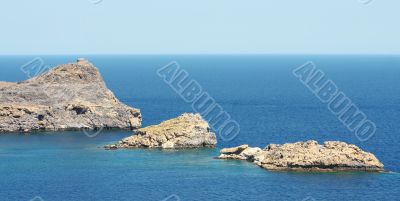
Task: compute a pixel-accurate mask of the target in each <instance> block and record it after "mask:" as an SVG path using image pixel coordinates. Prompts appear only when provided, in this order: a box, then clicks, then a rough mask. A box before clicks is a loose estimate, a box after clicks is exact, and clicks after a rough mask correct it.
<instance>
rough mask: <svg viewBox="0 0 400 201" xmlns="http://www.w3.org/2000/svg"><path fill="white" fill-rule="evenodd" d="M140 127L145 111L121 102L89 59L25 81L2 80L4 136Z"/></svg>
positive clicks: (1, 127)
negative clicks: (19, 133)
mask: <svg viewBox="0 0 400 201" xmlns="http://www.w3.org/2000/svg"><path fill="white" fill-rule="evenodd" d="M140 126H141V114H140V111H139V110H138V109H135V108H131V107H129V106H127V105H125V104H123V103H121V102H120V101H118V99H117V98H116V97H115V96H114V94H113V93H112V92H111V91H110V90H109V89H108V88H107V87H106V85H105V83H104V81H103V79H102V77H101V75H100V73H99V71H98V70H97V69H96V68H95V67H94V66H93V65H92V64H91V63H89V62H88V61H85V60H79V61H78V62H77V63H70V64H63V65H59V66H57V67H55V68H53V69H51V70H49V71H48V72H45V73H43V74H41V75H39V76H36V77H33V78H31V79H28V80H26V81H23V82H18V83H9V82H0V132H21V131H22V132H30V131H48V130H49V131H57V130H76V129H99V128H121V129H136V128H139V127H140Z"/></svg>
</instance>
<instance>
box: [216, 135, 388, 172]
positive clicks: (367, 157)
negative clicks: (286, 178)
mask: <svg viewBox="0 0 400 201" xmlns="http://www.w3.org/2000/svg"><path fill="white" fill-rule="evenodd" d="M244 147H245V148H244ZM243 148H244V149H243ZM226 150H227V149H223V150H221V155H220V156H219V157H218V158H219V159H238V160H249V161H252V162H254V163H255V164H257V165H259V166H260V167H262V168H265V169H268V170H297V171H321V172H325V171H384V166H383V164H382V163H381V162H380V161H379V160H378V159H377V158H376V157H375V156H374V155H373V154H371V153H368V152H365V151H363V150H361V149H360V148H359V147H357V146H356V145H352V144H346V143H344V142H339V141H327V142H325V143H324V144H323V145H320V144H318V142H316V141H313V140H310V141H307V142H296V143H287V144H283V145H277V144H270V145H268V146H267V147H266V148H265V149H260V148H258V147H256V148H251V147H248V146H247V145H244V146H243V145H242V146H239V147H234V148H231V149H229V150H237V151H234V152H230V151H228V152H227V151H226Z"/></svg>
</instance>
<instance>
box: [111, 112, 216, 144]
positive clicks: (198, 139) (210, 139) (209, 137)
mask: <svg viewBox="0 0 400 201" xmlns="http://www.w3.org/2000/svg"><path fill="white" fill-rule="evenodd" d="M216 144H217V137H216V135H215V133H213V132H211V131H210V126H209V125H208V123H207V122H206V121H205V120H204V119H203V118H202V117H201V116H200V114H192V113H184V114H182V115H180V116H179V117H176V118H173V119H170V120H167V121H164V122H162V123H160V124H158V125H153V126H148V127H145V128H141V129H138V130H137V131H136V133H135V134H134V135H132V136H130V137H127V138H125V139H122V140H121V141H119V142H118V143H117V144H111V145H106V146H105V148H106V149H121V148H124V149H129V148H164V149H178V148H198V147H211V148H212V147H215V145H216Z"/></svg>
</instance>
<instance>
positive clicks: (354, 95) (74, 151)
mask: <svg viewBox="0 0 400 201" xmlns="http://www.w3.org/2000/svg"><path fill="white" fill-rule="evenodd" d="M79 56H82V55H79ZM85 57H86V58H88V59H89V60H90V61H91V62H92V63H93V64H95V65H96V66H97V67H98V68H99V70H100V72H101V73H102V75H103V77H104V79H105V81H106V83H107V85H108V87H109V88H110V89H111V90H112V91H113V92H114V93H115V94H116V96H117V97H118V98H119V99H120V100H121V101H122V102H124V103H126V104H128V105H131V106H133V107H137V108H140V109H141V111H142V115H143V124H144V126H147V125H151V124H157V123H159V122H161V121H163V120H166V119H169V118H173V117H176V116H178V115H179V114H181V113H183V112H191V111H193V110H192V108H191V106H190V104H189V103H186V102H185V101H183V100H182V99H181V98H180V96H179V95H177V94H176V93H175V92H174V91H173V90H172V89H171V88H170V87H169V86H168V85H167V84H165V83H164V82H163V80H162V79H161V78H159V77H158V76H157V74H156V70H157V69H158V68H160V67H162V66H165V65H166V64H168V63H169V62H171V61H177V62H178V63H179V64H180V66H181V67H182V68H183V69H185V70H187V72H188V73H189V74H190V77H191V78H193V79H194V80H196V81H198V82H199V83H200V85H201V86H202V88H203V89H204V90H205V91H207V92H208V93H209V94H210V95H211V96H212V97H213V98H215V100H216V101H217V102H218V103H219V104H220V105H221V106H222V107H223V108H224V110H225V111H227V112H228V113H229V114H230V115H231V116H232V118H233V119H235V120H236V121H237V122H238V123H239V125H240V128H241V130H240V133H239V135H238V136H237V137H236V138H235V139H234V140H232V141H228V142H226V141H223V140H222V139H220V138H219V142H218V148H216V149H192V150H176V151H173V150H164V151H163V150H158V149H154V150H139V149H137V150H117V151H106V150H103V149H102V148H101V147H102V146H103V145H104V144H107V143H109V142H113V141H118V140H120V139H121V138H123V137H125V136H129V135H130V134H131V133H130V132H127V131H105V132H102V133H101V134H100V135H98V136H97V137H95V138H89V137H87V136H86V135H84V134H83V133H82V132H62V133H35V134H32V135H26V134H2V135H0V200H1V201H3V200H21V201H29V200H31V199H33V198H35V196H40V197H41V199H43V200H45V201H56V200H57V201H58V200H156V201H159V200H163V199H165V198H168V197H169V196H170V197H169V201H172V200H174V201H175V200H178V199H177V197H179V200H182V201H185V200H400V174H399V172H400V167H399V166H400V160H399V159H400V157H399V154H400V147H399V146H400V145H399V144H400V56H339V55H338V56H301V55H298V56H283V55H282V56H281V55H269V56H268V55H218V56H216V55H215V56H208V55H201V56H194V55H180V56H172V55H170V56H169V55H163V56H158V55H136V56H128V55H126V56H111V55H109V56H106V55H104V56H100V55H96V56H93V55H86V56H85ZM33 58H35V56H1V57H0V80H3V81H21V80H24V79H26V78H27V76H26V74H24V73H23V72H22V71H21V70H20V67H21V66H22V65H23V64H24V63H26V62H29V61H30V60H32V59H33ZM42 58H43V60H44V62H45V64H47V65H50V66H54V65H56V64H61V63H68V62H72V61H74V60H75V59H76V58H77V56H43V57H42ZM307 61H313V62H314V63H315V64H316V65H317V66H318V68H320V69H322V70H323V71H324V72H325V74H326V75H327V77H329V78H330V79H332V80H333V81H334V82H335V83H336V84H337V86H338V87H339V89H340V90H342V91H343V92H344V93H345V94H346V95H347V96H348V97H349V98H351V99H352V101H353V102H354V103H355V104H356V105H357V106H358V107H359V108H360V109H361V110H362V111H363V112H364V113H365V114H366V115H368V117H369V118H370V119H371V120H372V121H373V122H375V123H376V125H377V132H376V133H375V135H374V136H373V137H372V138H371V139H370V140H368V141H366V142H361V141H359V140H358V139H357V137H356V136H355V135H354V133H352V132H351V131H349V130H347V128H346V127H345V126H344V125H343V124H342V123H341V122H340V121H339V120H338V119H337V117H336V116H335V115H333V114H331V113H330V112H329V110H328V109H327V106H326V104H324V103H321V102H320V101H319V100H318V98H317V97H315V96H314V95H313V94H312V93H311V92H310V91H309V90H308V89H307V88H306V87H305V86H304V85H302V84H301V82H300V81H299V80H298V79H297V78H296V77H294V76H293V75H292V70H293V69H294V68H296V67H298V66H300V65H302V64H304V63H305V62H307ZM309 139H315V140H317V141H319V142H320V143H321V142H323V141H326V140H340V141H345V142H348V143H353V144H356V145H358V146H360V147H361V148H362V149H364V150H366V151H369V152H372V153H374V154H375V155H376V156H377V157H378V158H379V159H380V160H381V161H382V162H383V163H384V165H385V167H386V169H388V170H389V171H391V172H389V173H349V172H348V173H294V172H271V171H266V170H264V169H261V168H259V167H257V166H255V165H253V164H251V163H247V162H241V161H223V160H216V159H214V158H213V157H215V156H217V155H218V151H219V149H220V148H222V147H229V146H236V145H240V144H244V143H247V144H249V145H251V146H260V147H264V146H266V145H267V144H269V143H285V142H296V141H304V140H309ZM38 199H39V198H38V197H36V200H38Z"/></svg>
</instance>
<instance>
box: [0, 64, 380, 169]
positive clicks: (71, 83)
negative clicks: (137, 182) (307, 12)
mask: <svg viewBox="0 0 400 201" xmlns="http://www.w3.org/2000/svg"><path fill="white" fill-rule="evenodd" d="M141 122H142V116H141V113H140V110H139V109H136V108H132V107H129V106H127V105H125V104H123V103H121V102H120V101H119V100H118V99H117V98H116V97H115V96H114V94H113V93H112V92H111V91H110V90H109V89H108V88H107V87H106V85H105V82H104V81H103V79H102V77H101V75H100V73H99V71H98V70H97V68H96V67H94V66H93V65H92V64H91V63H90V62H88V61H87V60H85V59H79V60H78V61H77V62H76V63H70V64H62V65H59V66H57V67H55V68H53V69H51V70H49V71H48V72H45V73H43V74H41V75H38V76H36V77H33V78H31V79H28V80H26V81H22V82H18V83H12V82H0V133H5V132H33V131H62V130H81V129H100V128H118V129H131V130H136V129H137V130H136V131H135V133H134V134H133V135H132V136H130V137H127V138H124V139H122V140H121V141H119V142H117V143H115V144H110V145H106V146H105V149H130V148H162V149H180V148H198V147H210V148H214V147H215V146H216V144H217V137H216V135H215V133H213V132H211V129H210V126H209V124H208V123H207V122H206V121H205V120H204V119H203V118H202V117H201V115H200V114H191V113H184V114H182V115H180V116H179V117H176V118H173V119H170V120H166V121H164V122H162V123H160V124H158V125H153V126H148V127H145V128H140V127H141ZM139 128H140V129H139ZM217 158H218V159H235V160H247V161H250V162H253V163H254V164H256V165H258V166H260V167H262V168H264V169H267V170H278V171H313V172H332V171H372V172H381V171H384V166H383V164H382V163H381V162H380V161H379V160H378V159H377V158H376V157H375V156H374V155H373V154H372V153H368V152H365V151H363V150H361V149H360V148H359V147H357V146H356V145H351V144H347V143H344V142H339V141H327V142H325V143H324V144H323V145H320V144H318V142H316V141H313V140H310V141H306V142H296V143H286V144H282V145H277V144H270V145H268V146H267V147H265V148H264V149H261V148H259V147H249V146H248V145H241V146H238V147H232V148H225V149H222V150H221V151H220V156H218V157H217Z"/></svg>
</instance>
